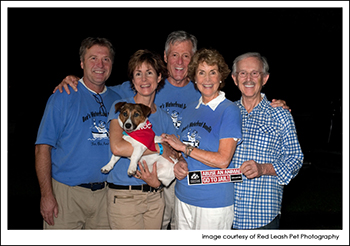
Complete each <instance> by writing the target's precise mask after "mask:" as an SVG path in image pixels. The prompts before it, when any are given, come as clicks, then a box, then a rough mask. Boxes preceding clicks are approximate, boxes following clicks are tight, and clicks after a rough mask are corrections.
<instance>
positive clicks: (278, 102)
mask: <svg viewBox="0 0 350 246" xmlns="http://www.w3.org/2000/svg"><path fill="white" fill-rule="evenodd" d="M270 105H271V107H273V108H276V107H282V108H284V109H288V110H289V112H291V111H292V110H291V109H290V108H289V107H288V106H287V103H286V101H284V100H281V99H278V100H277V99H272V102H271V104H270Z"/></svg>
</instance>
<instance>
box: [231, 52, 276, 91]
mask: <svg viewBox="0 0 350 246" xmlns="http://www.w3.org/2000/svg"><path fill="white" fill-rule="evenodd" d="M236 70H237V73H236V74H233V75H232V78H233V81H234V82H235V84H236V85H237V86H238V88H239V90H240V91H241V93H242V96H243V97H246V98H256V97H259V96H260V92H261V89H262V87H263V85H265V84H266V82H267V80H268V78H269V75H268V74H266V75H264V74H263V73H262V72H263V66H262V64H261V62H260V60H259V59H258V58H256V57H248V58H245V59H243V60H241V61H239V62H238V63H237V68H236ZM240 72H245V73H244V74H245V75H246V76H240V75H239V74H238V73H240ZM251 73H255V74H259V75H258V77H256V78H254V77H252V75H251Z"/></svg>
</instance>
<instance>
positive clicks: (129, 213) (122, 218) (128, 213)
mask: <svg viewBox="0 0 350 246" xmlns="http://www.w3.org/2000/svg"><path fill="white" fill-rule="evenodd" d="M128 74H129V77H130V80H131V81H132V86H133V89H134V90H135V91H136V92H137V93H136V95H135V96H133V97H130V98H125V99H121V100H117V101H115V102H114V103H113V105H112V107H111V110H110V113H109V116H108V123H109V129H110V131H109V133H110V146H111V154H112V153H113V154H114V155H117V156H124V157H122V158H121V159H120V160H119V161H118V162H117V163H116V164H115V166H114V168H113V169H112V170H111V171H110V173H109V175H108V177H107V182H108V185H109V190H108V219H109V222H110V226H111V228H112V229H160V228H161V222H162V217H163V211H164V196H163V195H162V185H161V182H160V181H159V180H158V178H157V172H156V166H155V165H154V166H153V171H152V172H150V171H149V170H148V168H147V165H144V166H145V167H144V168H143V167H141V166H140V165H139V166H140V171H142V172H140V171H137V172H136V175H134V176H129V175H128V173H127V170H128V167H129V164H130V159H129V158H127V157H130V156H131V154H132V151H133V147H132V145H131V144H130V143H129V142H127V141H125V140H124V139H123V138H122V136H123V129H122V128H121V127H120V125H119V122H118V116H119V112H115V107H114V106H115V104H116V103H118V102H121V101H124V102H128V103H140V104H144V105H146V106H148V107H150V108H151V114H150V115H149V116H148V119H149V121H150V122H151V124H152V129H153V131H154V132H155V134H156V135H158V136H159V135H161V134H162V133H164V132H166V133H172V134H173V133H175V127H174V125H173V123H172V120H171V118H170V116H169V115H168V114H167V113H166V112H165V111H163V110H162V109H160V108H159V107H157V106H156V105H155V103H154V98H155V94H156V91H157V90H158V89H159V88H161V85H162V84H164V76H166V75H167V70H166V67H165V65H164V63H163V61H162V59H161V58H160V56H159V55H156V54H154V53H152V52H150V51H147V50H139V51H137V52H135V53H134V54H133V55H132V56H131V58H130V60H129V64H128ZM155 147H156V150H157V152H158V153H159V152H160V151H161V148H160V147H159V145H158V144H156V145H155ZM166 147H167V146H163V147H162V148H164V153H163V155H164V157H167V156H169V154H171V152H169V149H170V148H169V147H168V149H167V148H166ZM166 151H167V153H165V152H166ZM174 152H175V151H174ZM150 153H154V152H152V151H151V150H146V151H145V154H150ZM174 155H175V154H174Z"/></svg>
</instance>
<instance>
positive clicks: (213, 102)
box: [196, 91, 226, 111]
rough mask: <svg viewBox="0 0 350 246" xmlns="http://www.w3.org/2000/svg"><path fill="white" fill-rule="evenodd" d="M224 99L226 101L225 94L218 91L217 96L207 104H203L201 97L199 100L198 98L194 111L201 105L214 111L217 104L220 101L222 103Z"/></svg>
mask: <svg viewBox="0 0 350 246" xmlns="http://www.w3.org/2000/svg"><path fill="white" fill-rule="evenodd" d="M225 99H226V97H225V92H223V91H219V95H218V96H217V97H216V98H214V99H213V100H211V101H210V102H208V103H207V104H205V103H203V100H202V97H201V98H199V102H198V105H197V107H196V109H198V108H199V106H200V105H201V104H203V105H207V106H209V107H210V108H211V109H212V110H213V111H215V109H216V108H217V106H219V104H220V103H221V102H222V101H224V100H225Z"/></svg>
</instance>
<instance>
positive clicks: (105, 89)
mask: <svg viewBox="0 0 350 246" xmlns="http://www.w3.org/2000/svg"><path fill="white" fill-rule="evenodd" d="M83 79H84V77H83V78H81V79H79V82H81V83H82V84H83V85H84V86H85V88H86V89H88V90H89V91H91V92H92V93H94V94H102V93H105V92H106V91H107V86H105V87H104V89H103V91H102V92H101V93H97V92H96V91H93V90H91V89H90V88H88V87H87V86H86V85H85V83H84V80H83Z"/></svg>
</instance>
